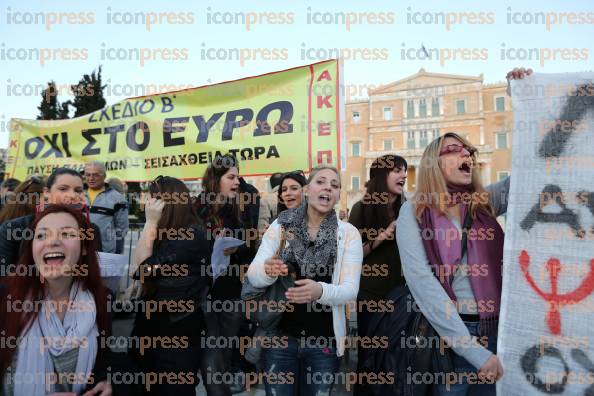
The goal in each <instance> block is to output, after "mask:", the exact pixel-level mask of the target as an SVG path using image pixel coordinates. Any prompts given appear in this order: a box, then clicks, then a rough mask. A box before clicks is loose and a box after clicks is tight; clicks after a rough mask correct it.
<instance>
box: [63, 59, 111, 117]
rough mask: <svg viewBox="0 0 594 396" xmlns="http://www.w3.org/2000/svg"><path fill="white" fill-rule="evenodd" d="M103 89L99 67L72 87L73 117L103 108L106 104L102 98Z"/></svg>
mask: <svg viewBox="0 0 594 396" xmlns="http://www.w3.org/2000/svg"><path fill="white" fill-rule="evenodd" d="M105 87H106V86H105V85H101V66H99V70H98V71H97V72H95V71H93V72H92V73H91V74H90V75H89V74H85V75H84V76H83V78H82V79H81V80H80V81H79V82H78V84H76V85H72V86H71V88H72V93H73V95H74V101H73V102H72V105H73V106H74V108H75V109H76V110H75V112H74V116H75V117H80V116H83V115H86V114H89V113H92V112H94V111H96V110H99V109H102V108H103V107H105V104H106V103H107V102H106V101H105V98H104V97H103V88H105Z"/></svg>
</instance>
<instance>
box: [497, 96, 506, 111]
mask: <svg viewBox="0 0 594 396" xmlns="http://www.w3.org/2000/svg"><path fill="white" fill-rule="evenodd" d="M495 111H505V98H504V97H503V96H499V97H497V98H495Z"/></svg>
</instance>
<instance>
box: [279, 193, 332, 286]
mask: <svg viewBox="0 0 594 396" xmlns="http://www.w3.org/2000/svg"><path fill="white" fill-rule="evenodd" d="M277 220H278V222H279V224H280V225H281V227H282V230H283V232H284V233H285V234H284V237H285V238H286V239H287V242H288V243H287V247H286V248H285V249H284V250H283V251H282V252H281V253H280V259H281V260H282V261H283V262H285V263H287V264H289V263H293V265H298V266H299V267H300V269H301V274H303V276H305V277H306V278H314V277H315V276H326V275H329V276H330V277H332V272H333V271H334V263H335V261H336V250H337V238H336V235H337V230H338V219H337V218H336V212H335V211H334V210H332V211H331V212H330V213H329V214H328V215H327V216H326V218H325V219H324V220H323V221H322V224H321V225H320V229H319V230H318V234H317V235H316V240H315V243H314V245H313V246H310V242H309V234H308V232H307V201H304V202H302V203H301V205H300V206H299V207H297V208H294V209H287V210H285V211H283V212H282V213H280V214H279V216H278V219H277ZM296 269H297V268H296Z"/></svg>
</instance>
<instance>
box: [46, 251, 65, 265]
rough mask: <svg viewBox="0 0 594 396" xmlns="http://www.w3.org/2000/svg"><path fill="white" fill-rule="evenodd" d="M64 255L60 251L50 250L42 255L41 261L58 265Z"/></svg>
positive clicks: (62, 260)
mask: <svg viewBox="0 0 594 396" xmlns="http://www.w3.org/2000/svg"><path fill="white" fill-rule="evenodd" d="M65 258H66V255H65V254H64V253H61V252H50V253H46V254H44V255H43V261H44V262H45V263H46V264H48V265H58V264H62V262H64V259H65Z"/></svg>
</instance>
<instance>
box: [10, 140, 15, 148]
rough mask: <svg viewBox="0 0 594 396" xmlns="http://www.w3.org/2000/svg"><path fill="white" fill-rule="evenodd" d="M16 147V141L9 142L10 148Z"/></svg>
mask: <svg viewBox="0 0 594 396" xmlns="http://www.w3.org/2000/svg"><path fill="white" fill-rule="evenodd" d="M16 146H17V141H16V140H15V139H12V140H11V141H10V147H14V148H16Z"/></svg>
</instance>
